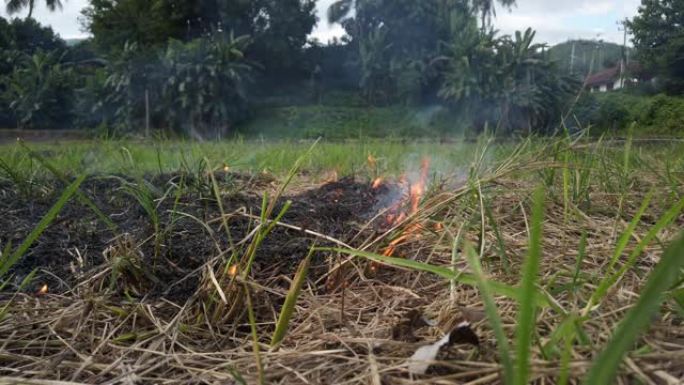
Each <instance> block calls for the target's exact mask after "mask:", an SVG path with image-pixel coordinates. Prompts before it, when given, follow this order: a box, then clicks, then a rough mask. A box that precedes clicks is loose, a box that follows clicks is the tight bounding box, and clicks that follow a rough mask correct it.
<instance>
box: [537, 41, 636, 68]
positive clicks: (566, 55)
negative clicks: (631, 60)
mask: <svg viewBox="0 0 684 385" xmlns="http://www.w3.org/2000/svg"><path fill="white" fill-rule="evenodd" d="M573 45H574V46H575V54H574V58H575V60H574V63H572V60H571V57H572V56H573V55H572V47H573ZM549 52H550V54H551V58H552V59H553V60H554V61H556V62H557V63H558V66H559V68H560V70H561V71H562V72H564V73H571V72H572V73H576V74H579V75H586V74H588V73H590V72H592V73H593V72H597V71H600V70H602V69H606V68H610V67H613V66H615V65H616V64H617V63H618V62H619V61H620V57H621V56H622V46H621V45H619V44H615V43H608V42H603V41H594V40H569V41H567V42H565V43H561V44H558V45H555V46H553V47H551V49H550V50H549ZM627 54H628V55H629V56H631V55H632V49H631V48H628V51H627Z"/></svg>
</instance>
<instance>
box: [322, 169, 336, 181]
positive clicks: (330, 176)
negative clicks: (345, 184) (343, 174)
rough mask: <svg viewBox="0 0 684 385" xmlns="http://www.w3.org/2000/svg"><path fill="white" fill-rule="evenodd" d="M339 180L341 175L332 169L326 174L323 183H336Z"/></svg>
mask: <svg viewBox="0 0 684 385" xmlns="http://www.w3.org/2000/svg"><path fill="white" fill-rule="evenodd" d="M338 180H340V177H339V175H338V174H337V170H331V171H329V172H327V173H326V174H325V176H324V181H323V183H335V182H337V181H338Z"/></svg>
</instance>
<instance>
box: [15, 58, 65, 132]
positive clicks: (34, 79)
mask: <svg viewBox="0 0 684 385" xmlns="http://www.w3.org/2000/svg"><path fill="white" fill-rule="evenodd" d="M60 60H61V53H59V52H50V53H44V52H37V53H35V54H34V55H33V56H25V57H24V59H23V60H22V61H21V63H20V64H19V65H18V66H16V67H15V69H14V71H13V72H12V73H11V74H10V75H9V76H7V77H5V78H4V79H3V83H4V84H5V87H6V88H5V92H4V94H3V99H4V100H5V102H6V103H8V104H9V108H10V110H11V111H12V113H13V114H14V116H15V117H16V120H17V123H18V126H19V127H20V128H43V129H52V128H64V127H68V126H69V124H70V123H71V119H72V117H73V116H72V111H73V106H72V103H73V80H72V72H71V70H70V69H65V68H63V67H62V65H61V64H60Z"/></svg>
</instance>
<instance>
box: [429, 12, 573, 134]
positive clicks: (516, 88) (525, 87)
mask: <svg viewBox="0 0 684 385" xmlns="http://www.w3.org/2000/svg"><path fill="white" fill-rule="evenodd" d="M462 30H463V33H461V34H460V35H459V38H458V39H457V40H454V41H452V42H451V43H450V44H449V45H448V50H447V52H446V54H445V56H444V57H442V58H441V59H440V61H442V62H443V63H444V65H443V71H444V83H443V85H442V88H441V90H440V93H439V94H440V96H441V97H442V98H443V99H444V100H446V101H449V102H450V103H452V105H454V107H456V108H458V109H460V111H461V112H462V113H463V114H464V115H466V116H468V117H469V118H470V119H471V120H472V121H473V123H474V125H475V126H476V128H480V129H481V128H482V127H484V126H485V125H489V126H490V127H492V128H497V129H499V130H501V131H504V132H510V131H512V130H516V129H527V130H528V131H532V130H535V131H541V130H546V129H548V128H551V127H552V126H553V125H554V124H556V123H558V122H559V121H560V118H561V117H562V114H563V112H564V111H563V109H564V107H565V104H566V102H567V101H568V100H569V99H570V96H572V95H573V93H574V92H575V91H576V90H577V89H578V87H579V83H578V82H577V81H576V80H573V79H572V78H571V77H568V76H561V75H560V74H559V72H558V70H557V68H556V67H555V65H554V63H553V62H551V61H550V60H549V55H548V53H546V52H545V46H544V45H540V44H534V43H533V41H534V36H535V33H534V32H533V31H532V30H531V29H527V30H526V31H524V32H516V33H515V36H514V37H512V38H511V37H509V36H503V37H497V36H496V34H495V33H494V32H488V33H485V34H483V33H482V32H481V31H479V30H478V28H477V27H476V26H475V23H474V22H473V21H472V20H471V21H470V22H468V21H465V24H464V25H463V28H462Z"/></svg>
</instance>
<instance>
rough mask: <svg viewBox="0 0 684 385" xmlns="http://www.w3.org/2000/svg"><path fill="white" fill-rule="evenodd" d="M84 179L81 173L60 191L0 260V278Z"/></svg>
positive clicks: (60, 209)
mask: <svg viewBox="0 0 684 385" xmlns="http://www.w3.org/2000/svg"><path fill="white" fill-rule="evenodd" d="M84 180H85V175H81V176H80V177H78V178H77V179H76V180H75V181H73V182H72V183H71V184H70V185H69V186H67V188H66V189H65V190H64V192H62V195H61V196H60V197H59V199H58V200H57V203H55V204H54V206H52V207H51V208H50V210H49V211H48V212H47V214H45V216H44V217H43V218H42V219H41V220H40V222H38V225H36V227H35V228H34V229H33V230H32V231H31V232H30V233H29V235H28V236H27V237H26V239H24V241H23V242H22V243H21V245H19V247H17V249H16V250H14V252H13V253H12V254H10V255H9V256H8V257H7V258H4V255H3V258H2V260H0V278H3V277H4V276H5V274H7V272H8V271H9V270H10V269H11V268H12V266H14V265H15V264H16V263H17V262H18V261H19V260H20V259H21V257H23V256H24V254H26V252H27V251H28V249H29V248H30V247H31V245H33V242H35V241H36V240H37V239H38V238H39V237H40V235H41V234H43V232H44V231H45V230H46V229H47V228H48V226H50V224H51V223H52V222H53V221H54V220H55V219H56V218H57V215H59V213H60V212H61V211H62V209H63V208H64V206H65V205H66V204H67V202H69V200H70V199H71V197H72V196H73V195H74V194H75V193H76V191H78V188H79V187H80V186H81V183H83V181H84Z"/></svg>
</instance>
